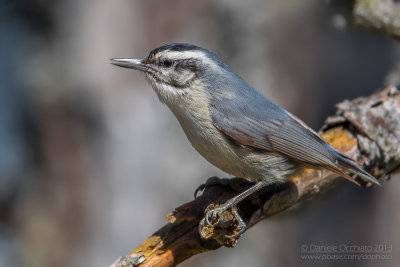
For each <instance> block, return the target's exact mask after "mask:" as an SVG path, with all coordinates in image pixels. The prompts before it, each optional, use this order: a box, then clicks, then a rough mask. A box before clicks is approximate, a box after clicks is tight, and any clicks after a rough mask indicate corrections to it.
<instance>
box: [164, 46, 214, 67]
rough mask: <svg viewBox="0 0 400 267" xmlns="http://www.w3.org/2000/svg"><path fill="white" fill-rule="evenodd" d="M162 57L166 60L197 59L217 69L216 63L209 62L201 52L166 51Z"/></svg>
mask: <svg viewBox="0 0 400 267" xmlns="http://www.w3.org/2000/svg"><path fill="white" fill-rule="evenodd" d="M160 56H161V57H162V56H167V57H168V58H170V59H172V60H183V59H190V58H194V59H199V60H201V61H202V62H203V63H205V64H207V65H209V66H210V67H212V68H217V65H216V63H215V62H214V61H213V60H211V59H210V58H209V57H208V56H207V55H206V54H204V52H202V51H170V50H168V51H166V52H164V53H162V54H161V55H160Z"/></svg>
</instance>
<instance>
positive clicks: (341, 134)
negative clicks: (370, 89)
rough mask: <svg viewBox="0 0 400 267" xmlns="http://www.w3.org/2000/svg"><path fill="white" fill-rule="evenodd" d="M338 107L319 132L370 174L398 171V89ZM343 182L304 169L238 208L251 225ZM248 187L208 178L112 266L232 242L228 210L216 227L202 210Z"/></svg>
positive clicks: (164, 262) (181, 256) (170, 260)
mask: <svg viewBox="0 0 400 267" xmlns="http://www.w3.org/2000/svg"><path fill="white" fill-rule="evenodd" d="M337 109H338V110H337V113H336V115H335V116H332V117H329V118H328V119H327V120H326V122H325V125H324V126H323V127H322V130H321V132H320V134H321V136H322V137H323V138H324V139H325V140H327V141H328V142H329V143H330V144H331V145H332V146H333V147H335V148H336V149H338V150H339V151H341V152H342V153H344V154H345V155H347V156H349V157H351V158H353V159H355V160H356V161H357V162H358V163H359V164H360V165H362V166H363V167H364V168H365V169H366V170H368V171H370V172H371V173H372V174H373V175H374V176H376V177H380V176H383V175H384V178H381V179H380V181H381V182H383V180H384V179H388V178H389V177H390V174H391V173H394V172H397V171H398V167H399V166H400V147H399V146H398V144H399V143H400V92H398V91H397V89H396V88H394V87H388V88H386V89H385V90H383V91H382V92H380V93H378V94H375V95H372V96H370V97H365V98H357V99H355V100H353V101H348V100H346V101H344V102H342V103H340V104H338V105H337ZM341 181H343V179H341V178H339V177H337V176H336V175H335V174H333V173H331V172H329V171H325V170H319V171H316V170H308V171H307V173H306V175H305V176H303V177H296V178H295V179H292V180H291V181H290V182H287V183H284V184H279V185H271V186H269V187H268V188H265V189H263V190H261V191H259V192H257V193H256V194H254V196H253V197H249V198H248V199H245V200H244V201H242V202H241V203H240V204H239V206H238V211H239V214H240V215H241V217H242V218H243V219H244V221H245V222H246V223H247V225H248V228H250V227H252V226H253V225H255V224H256V223H258V222H259V221H261V220H264V219H266V218H268V217H271V216H273V215H275V214H278V213H280V212H282V211H284V210H286V209H288V208H290V207H292V206H293V205H295V204H297V203H299V202H302V201H304V200H307V199H310V198H311V197H313V196H315V195H316V194H319V193H321V192H324V191H326V190H328V189H330V188H332V187H333V186H334V185H336V184H337V183H339V182H341ZM360 182H361V181H360ZM249 186H251V182H248V181H246V180H244V179H239V178H232V179H219V178H216V177H213V178H210V179H209V180H208V181H207V183H206V184H205V186H204V191H203V193H202V194H201V196H199V197H198V198H196V199H195V200H193V201H191V202H188V203H185V204H183V205H182V206H180V207H178V208H176V209H175V211H173V212H171V213H170V214H168V215H167V216H166V219H167V221H168V222H169V223H168V224H166V225H165V226H164V227H162V228H161V229H159V230H158V231H157V232H155V233H154V234H153V235H152V236H151V237H149V238H148V239H147V240H145V241H144V242H143V243H142V244H141V245H140V246H139V247H137V248H136V249H135V250H134V251H133V252H132V253H131V254H129V255H128V256H125V257H123V258H122V259H118V260H117V261H116V262H115V263H114V264H113V265H111V266H141V267H144V266H162V267H167V266H175V265H177V264H179V263H180V262H182V261H184V260H186V259H188V258H189V257H191V256H193V255H196V254H199V253H202V252H206V251H209V250H215V249H217V248H219V247H221V246H228V247H233V246H235V244H236V242H237V240H236V239H233V238H231V239H226V238H225V235H232V234H235V232H236V231H237V225H236V223H235V221H234V217H233V215H232V214H231V212H228V211H227V212H225V213H223V214H222V215H221V217H220V218H219V219H218V222H217V223H216V225H215V226H214V227H210V226H208V225H206V224H205V223H204V219H203V217H204V211H205V210H206V209H209V208H211V207H213V206H215V205H218V204H220V203H224V202H225V201H226V200H228V199H229V198H231V197H232V196H234V195H236V194H238V192H241V191H243V190H245V189H246V188H248V187H249ZM366 186H369V185H368V184H367V185H366ZM248 228H247V229H248ZM247 229H246V230H247Z"/></svg>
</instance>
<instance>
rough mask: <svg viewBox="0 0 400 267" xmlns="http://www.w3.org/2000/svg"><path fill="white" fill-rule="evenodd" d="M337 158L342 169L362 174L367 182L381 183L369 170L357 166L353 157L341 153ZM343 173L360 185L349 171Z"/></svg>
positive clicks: (362, 177) (345, 176)
mask: <svg viewBox="0 0 400 267" xmlns="http://www.w3.org/2000/svg"><path fill="white" fill-rule="evenodd" d="M338 154H339V153H338ZM336 159H337V163H338V165H339V166H340V169H341V170H343V171H344V172H350V173H354V174H356V175H358V176H360V177H361V179H362V180H364V181H365V182H371V183H374V184H376V185H379V186H380V185H381V184H380V183H379V181H378V180H377V179H375V177H373V176H372V175H371V174H369V173H368V172H366V171H364V170H363V169H361V168H360V167H359V166H357V164H356V163H355V162H354V161H353V160H352V159H350V158H348V157H346V156H344V155H341V154H339V155H338V156H337V157H336ZM341 174H342V175H343V177H344V178H346V179H348V180H350V181H352V182H353V183H356V184H358V185H360V184H359V183H358V182H357V181H356V180H354V179H353V178H352V177H351V176H349V175H348V174H347V173H341Z"/></svg>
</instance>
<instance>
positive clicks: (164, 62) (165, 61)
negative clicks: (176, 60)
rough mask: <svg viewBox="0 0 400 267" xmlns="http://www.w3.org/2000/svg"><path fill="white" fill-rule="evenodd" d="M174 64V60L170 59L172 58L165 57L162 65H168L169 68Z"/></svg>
mask: <svg viewBox="0 0 400 267" xmlns="http://www.w3.org/2000/svg"><path fill="white" fill-rule="evenodd" d="M172 64H173V62H172V60H170V59H165V60H164V61H163V62H162V65H164V66H165V67H167V68H169V67H171V66H172Z"/></svg>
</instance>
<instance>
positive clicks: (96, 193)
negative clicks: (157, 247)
mask: <svg viewBox="0 0 400 267" xmlns="http://www.w3.org/2000/svg"><path fill="white" fill-rule="evenodd" d="M347 2H351V1H347ZM0 3H1V6H0V266H30V267H47V266H59V267H61V266H108V265H109V264H111V263H112V262H113V261H114V260H115V259H116V258H117V257H118V256H121V255H125V254H127V253H129V252H130V251H131V250H133V249H134V248H135V247H136V246H138V245H139V244H140V243H141V241H143V240H144V239H145V238H146V237H148V236H149V235H150V234H152V232H153V231H155V230H156V229H158V228H159V227H160V226H162V225H163V224H164V223H165V220H164V215H165V214H166V213H167V212H168V211H171V210H173V209H174V208H175V207H176V206H178V205H179V204H181V203H183V202H187V201H189V200H191V199H192V197H193V192H194V190H195V188H196V187H197V186H198V185H199V184H201V183H203V182H204V181H206V179H207V178H208V177H210V176H214V175H218V176H220V177H227V174H224V173H222V172H221V171H219V170H218V169H216V168H215V167H213V166H211V165H210V164H208V163H207V162H206V161H205V160H204V159H203V158H202V157H201V156H200V155H198V154H197V152H195V150H194V149H193V148H192V147H191V145H190V143H189V142H188V141H187V140H186V137H185V136H184V133H183V132H182V130H181V129H180V126H179V124H178V123H177V121H176V120H175V118H174V117H173V115H172V113H170V112H169V110H167V108H166V107H165V106H163V105H161V104H160V102H159V100H158V99H157V97H156V95H155V93H154V92H153V91H152V89H151V88H150V86H149V85H147V84H146V82H145V80H144V77H142V75H141V74H139V73H137V72H134V71H131V70H125V69H120V68H116V67H115V66H112V65H110V64H109V58H112V57H145V56H146V55H147V53H148V52H149V51H150V50H152V49H153V48H155V47H157V46H159V45H162V44H165V43H171V42H188V43H193V44H196V45H199V46H202V47H205V48H208V49H210V50H213V51H215V52H217V53H218V54H219V55H220V56H221V57H222V58H223V59H224V61H225V62H226V63H228V65H230V66H231V67H232V69H233V70H235V71H236V72H237V73H239V75H240V76H242V77H243V78H244V79H245V80H246V81H248V82H249V84H250V85H252V86H253V87H255V88H256V89H258V90H260V91H261V92H262V93H263V94H264V95H266V96H267V97H269V98H270V99H272V100H273V101H275V102H277V103H278V104H280V105H282V106H283V107H285V108H286V109H288V110H289V111H290V112H292V113H294V114H296V115H297V116H299V117H300V118H302V119H303V120H304V121H305V122H307V123H308V124H310V125H311V126H312V127H313V128H314V129H318V127H320V126H321V125H322V123H323V120H324V118H326V117H327V116H328V115H329V114H332V113H333V112H334V110H335V109H334V104H335V103H337V102H340V101H342V100H343V99H345V98H349V99H351V98H354V97H357V96H361V95H369V94H371V93H373V92H374V91H376V90H377V89H379V88H383V87H384V86H385V85H388V84H394V85H398V83H399V81H400V45H399V43H398V42H396V41H394V40H392V39H390V38H388V37H385V36H381V35H377V34H375V33H370V32H366V31H363V30H360V29H356V28H354V27H351V26H349V25H348V23H347V20H346V18H345V16H343V14H345V13H346V5H347V4H346V1H318V0H306V1H294V0H286V1H278V0H267V1H262V0H251V1H239V0H218V1H211V0H206V1H196V0H172V1H165V0H146V1H139V0H122V1H111V0H100V1H99V0H97V1H95V0H87V1H78V0H71V1H62V0H53V1H50V0H31V1H27V0H14V1H11V0H8V1H7V0H0ZM398 178H399V177H394V178H393V179H391V180H390V181H389V182H388V183H387V184H385V186H383V187H382V188H380V189H378V190H377V189H360V188H357V187H355V186H354V185H353V184H350V183H344V184H343V185H342V186H340V187H338V188H336V189H335V190H332V191H331V192H330V193H328V194H325V195H324V196H321V197H320V198H318V199H316V200H314V201H312V202H310V203H309V204H306V205H303V206H302V207H300V208H298V209H296V210H294V211H291V212H287V213H286V214H283V215H280V216H277V217H275V218H271V219H269V220H266V221H264V222H262V223H259V224H258V225H256V226H255V227H254V228H253V229H251V230H250V231H248V232H247V233H246V234H245V235H244V236H243V237H242V238H241V239H240V241H239V243H238V245H237V247H236V248H234V249H220V250H218V251H215V252H210V253H207V254H202V255H198V256H196V257H193V258H192V259H189V260H188V261H186V262H185V263H183V264H182V265H181V266H221V267H223V266H226V267H227V266H321V265H323V266H399V264H400V262H399V258H398V257H397V256H396V255H398V254H399V253H400V233H399V229H400V228H399V226H400V205H399V200H400V195H399V194H398V192H399V189H400V181H399V179H398ZM303 244H307V245H310V244H317V245H338V244H347V245H352V244H356V245H375V244H385V245H391V246H392V247H393V252H392V255H393V259H392V260H380V261H379V260H378V261H376V260H375V261H374V260H362V261H306V260H302V259H301V258H300V247H301V245H303Z"/></svg>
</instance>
